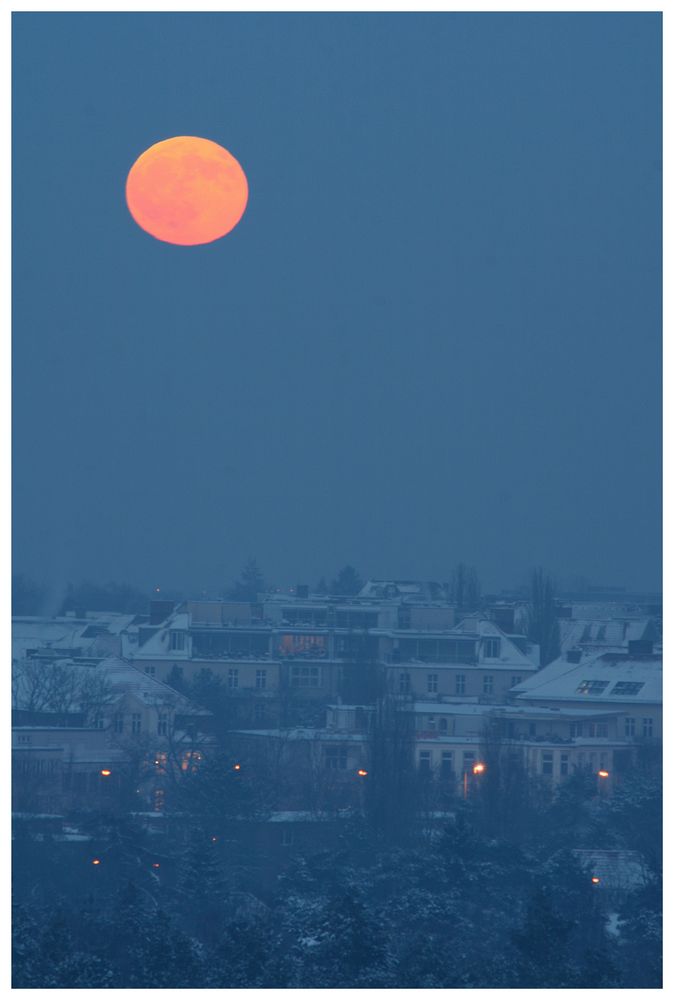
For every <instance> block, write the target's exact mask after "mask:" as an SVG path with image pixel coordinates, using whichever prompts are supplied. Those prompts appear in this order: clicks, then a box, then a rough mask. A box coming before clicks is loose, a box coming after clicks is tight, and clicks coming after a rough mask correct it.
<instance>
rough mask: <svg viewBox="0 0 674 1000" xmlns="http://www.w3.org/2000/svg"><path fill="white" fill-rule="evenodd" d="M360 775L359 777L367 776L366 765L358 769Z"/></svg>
mask: <svg viewBox="0 0 674 1000" xmlns="http://www.w3.org/2000/svg"><path fill="white" fill-rule="evenodd" d="M358 777H359V778H367V771H366V770H365V768H364V767H360V768H359V769H358Z"/></svg>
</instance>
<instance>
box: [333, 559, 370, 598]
mask: <svg viewBox="0 0 674 1000" xmlns="http://www.w3.org/2000/svg"><path fill="white" fill-rule="evenodd" d="M362 589H363V579H362V577H361V576H360V575H359V574H358V572H357V570H355V569H354V568H353V566H344V567H343V568H342V569H340V571H339V573H338V574H337V576H336V577H335V579H334V580H333V581H332V583H331V584H330V593H331V594H334V595H335V596H338V597H355V595H356V594H358V593H359V592H360V591H361V590H362Z"/></svg>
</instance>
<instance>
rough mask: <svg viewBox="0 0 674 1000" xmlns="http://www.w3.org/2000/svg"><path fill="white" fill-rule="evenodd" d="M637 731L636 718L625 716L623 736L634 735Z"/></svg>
mask: <svg viewBox="0 0 674 1000" xmlns="http://www.w3.org/2000/svg"><path fill="white" fill-rule="evenodd" d="M636 731H637V720H636V719H632V718H630V717H629V716H628V717H626V718H625V736H634V735H635V734H636Z"/></svg>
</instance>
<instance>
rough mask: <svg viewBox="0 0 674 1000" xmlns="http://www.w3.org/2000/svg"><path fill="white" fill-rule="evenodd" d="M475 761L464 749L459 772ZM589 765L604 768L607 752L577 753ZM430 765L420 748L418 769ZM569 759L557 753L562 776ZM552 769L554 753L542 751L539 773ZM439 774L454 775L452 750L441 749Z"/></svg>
mask: <svg viewBox="0 0 674 1000" xmlns="http://www.w3.org/2000/svg"><path fill="white" fill-rule="evenodd" d="M474 763H475V752H474V751H473V750H464V751H463V753H462V754H461V773H463V774H470V772H471V771H472V769H473V764H474ZM586 763H587V764H588V765H589V766H590V767H596V766H599V767H600V768H605V767H607V766H608V754H606V753H600V754H599V755H598V759H597V755H595V754H594V753H590V754H588V757H587V760H586V758H585V754H584V753H581V754H579V755H578V764H579V766H581V767H583V766H585V764H586ZM431 765H432V758H431V751H430V750H422V751H421V752H420V753H419V770H420V771H421V772H422V773H424V772H425V773H430V771H431ZM569 767H570V759H569V754H568V753H561V754H560V755H559V773H560V775H561V776H562V777H564V776H566V775H568V774H569ZM553 769H554V754H553V753H552V752H551V751H550V752H546V753H543V754H542V755H541V774H544V775H552V773H553ZM440 775H441V777H444V778H453V777H454V752H453V751H452V750H443V752H442V756H441V759H440Z"/></svg>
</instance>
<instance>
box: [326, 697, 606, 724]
mask: <svg viewBox="0 0 674 1000" xmlns="http://www.w3.org/2000/svg"><path fill="white" fill-rule="evenodd" d="M342 707H343V706H342ZM409 710H410V711H412V712H415V713H417V714H423V715H467V716H471V715H478V716H480V715H484V716H490V715H491V716H494V717H495V718H502V717H507V718H508V719H517V718H525V719H545V720H546V721H553V720H554V719H577V718H578V714H579V709H573V708H538V707H536V706H535V705H527V706H520V705H498V706H497V705H463V704H451V703H447V702H435V701H426V702H424V701H416V702H414V703H413V705H411V706H410V709H409ZM616 714H617V712H616V710H615V709H600V708H598V709H597V710H596V712H593V713H592V716H593V717H595V716H598V717H601V718H604V717H606V716H609V715H616ZM586 717H587V712H585V711H584V712H583V718H586Z"/></svg>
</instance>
